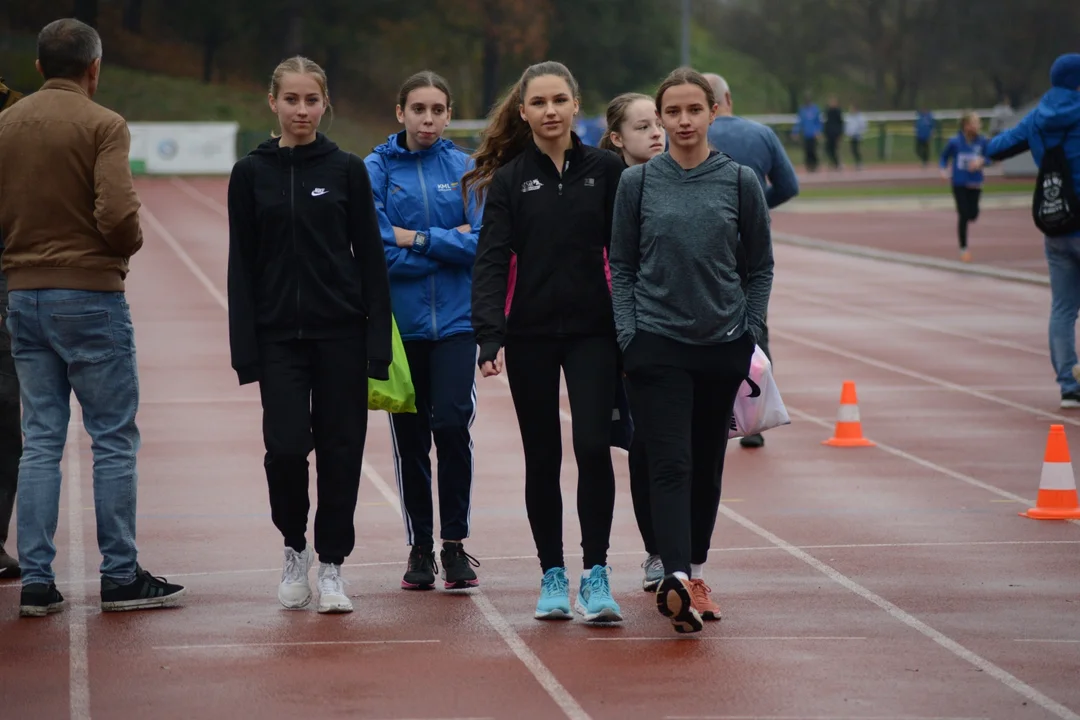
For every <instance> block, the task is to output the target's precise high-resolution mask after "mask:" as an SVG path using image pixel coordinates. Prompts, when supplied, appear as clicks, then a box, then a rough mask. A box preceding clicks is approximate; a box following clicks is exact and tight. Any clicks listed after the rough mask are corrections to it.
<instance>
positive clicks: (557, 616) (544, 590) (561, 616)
mask: <svg viewBox="0 0 1080 720" xmlns="http://www.w3.org/2000/svg"><path fill="white" fill-rule="evenodd" d="M534 617H535V618H537V619H538V620H566V619H569V618H570V581H569V580H567V579H566V568H561V567H554V568H551V569H550V570H548V571H547V572H546V573H544V579H543V580H541V581H540V600H539V601H538V602H537V603H536V613H535V614H534Z"/></svg>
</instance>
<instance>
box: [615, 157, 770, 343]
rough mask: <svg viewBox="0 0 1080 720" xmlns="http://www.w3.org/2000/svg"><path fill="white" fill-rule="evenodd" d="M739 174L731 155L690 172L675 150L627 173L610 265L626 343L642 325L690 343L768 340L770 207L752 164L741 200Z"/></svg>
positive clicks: (617, 324) (620, 334)
mask: <svg viewBox="0 0 1080 720" xmlns="http://www.w3.org/2000/svg"><path fill="white" fill-rule="evenodd" d="M643 172H644V177H645V185H644V188H642V174H643ZM738 175H739V165H738V164H737V163H736V162H735V161H734V160H732V159H731V158H730V157H728V156H727V155H725V154H724V153H713V154H712V156H711V157H709V159H708V160H706V161H705V162H703V163H701V164H700V165H698V166H697V167H695V168H693V169H692V170H684V169H683V168H682V167H681V166H680V165H679V164H678V163H677V162H675V160H673V159H672V158H671V155H669V154H668V153H666V152H665V153H662V154H660V155H657V156H656V157H654V158H652V159H651V160H649V161H648V162H647V163H645V164H644V165H635V166H634V167H630V168H627V169H626V170H624V171H623V174H622V179H621V180H620V181H619V189H618V191H617V192H616V195H615V213H614V217H613V219H612V232H611V250H610V265H611V296H612V304H613V305H614V309H615V327H616V330H617V331H618V338H619V346H620V347H621V348H622V349H623V350H624V351H625V350H626V348H627V347H628V346H629V345H630V341H631V340H633V338H634V334H635V333H636V332H637V331H638V330H644V331H646V332H649V333H653V334H656V335H660V336H663V337H666V338H669V339H671V340H675V341H677V342H681V343H686V344H688V345H719V344H721V343H725V342H730V341H733V340H737V339H738V338H740V337H741V336H742V335H743V334H744V333H745V332H750V333H751V335H752V337H753V338H754V341H755V342H756V341H757V340H758V338H760V336H761V331H762V328H763V327H764V324H765V311H766V309H767V308H768V305H769V293H770V292H771V290H772V278H773V255H772V235H771V232H770V229H769V211H768V207H767V206H766V203H765V194H764V193H763V192H762V190H761V184H760V183H759V182H758V179H757V176H756V175H754V171H753V170H752V169H750V168H748V167H744V168H742V171H741V177H742V182H741V186H742V192H741V207H740V200H739V198H740V192H739V181H738ZM740 245H741V246H742V247H741V248H740Z"/></svg>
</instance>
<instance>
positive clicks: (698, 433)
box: [626, 331, 754, 574]
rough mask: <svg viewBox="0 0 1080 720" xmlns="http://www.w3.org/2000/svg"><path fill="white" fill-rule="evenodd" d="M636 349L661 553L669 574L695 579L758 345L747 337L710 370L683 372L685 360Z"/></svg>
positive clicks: (633, 384) (634, 364) (634, 385)
mask: <svg viewBox="0 0 1080 720" xmlns="http://www.w3.org/2000/svg"><path fill="white" fill-rule="evenodd" d="M639 334H641V331H639ZM638 341H639V339H638V338H635V340H634V343H636V342H638ZM628 350H629V353H628V355H627V363H626V367H627V375H628V377H629V380H630V391H631V398H632V403H633V412H634V424H635V431H636V432H640V433H641V436H642V439H643V440H644V443H645V449H646V452H647V454H648V464H649V477H650V480H651V482H650V497H649V500H650V505H651V509H652V520H653V529H654V533H655V535H656V545H657V549H658V550H659V554H660V557H661V558H662V559H663V561H664V571H665V572H667V573H673V572H678V571H682V572H685V573H687V574H689V573H690V564H691V563H694V564H703V563H704V562H705V561H706V560H707V559H708V556H709V547H710V545H711V541H712V534H713V528H714V526H715V525H716V513H717V509H718V508H719V506H720V489H721V481H722V478H723V473H724V453H725V450H726V448H727V433H728V427H729V426H730V424H731V413H732V408H733V407H734V404H735V395H736V393H737V392H738V390H739V386H740V385H741V384H742V381H743V380H744V379H745V378H746V375H747V373H748V371H749V369H750V357H751V355H752V354H753V351H754V343H753V340H752V338H751V337H750V336H749V335H745V336H743V337H742V338H740V339H738V340H735V341H732V342H731V343H727V344H726V346H725V347H722V348H721V349H718V350H717V352H716V358H715V360H716V361H715V362H713V363H712V364H711V366H710V367H707V368H701V367H700V366H699V367H695V368H694V369H687V368H686V367H679V366H678V364H679V358H667V359H663V360H661V359H659V358H655V357H641V358H640V359H638V358H635V357H634V355H633V352H634V345H633V343H631V346H630V348H628ZM669 363H670V364H669Z"/></svg>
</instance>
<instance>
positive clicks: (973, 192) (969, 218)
mask: <svg viewBox="0 0 1080 720" xmlns="http://www.w3.org/2000/svg"><path fill="white" fill-rule="evenodd" d="M952 190H953V198H954V199H955V200H956V212H957V214H958V215H959V220H958V221H957V235H958V236H959V240H960V249H961V250H967V238H968V223H973V222H975V221H976V220H977V219H978V218H979V196H980V195H981V194H982V189H981V188H973V187H964V186H962V185H953V189H952Z"/></svg>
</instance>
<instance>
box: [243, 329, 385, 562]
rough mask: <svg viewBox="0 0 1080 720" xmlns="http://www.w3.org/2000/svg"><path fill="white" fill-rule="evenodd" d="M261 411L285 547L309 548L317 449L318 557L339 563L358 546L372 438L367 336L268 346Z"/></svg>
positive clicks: (275, 514)
mask: <svg viewBox="0 0 1080 720" xmlns="http://www.w3.org/2000/svg"><path fill="white" fill-rule="evenodd" d="M261 362H262V374H261V377H260V381H259V391H260V394H261V395H262V405H263V440H264V442H265V444H266V459H265V463H264V464H265V467H266V480H267V483H268V484H269V488H270V514H271V517H272V518H273V521H274V525H275V526H277V529H278V530H279V531H281V534H282V536H283V537H284V538H285V544H286V545H288V546H289V547H291V548H293V549H294V550H297V551H302V550H303V549H304V547H305V546H306V540H305V534H306V532H307V521H308V510H309V501H308V459H307V458H308V455H309V454H310V453H311V451H312V450H314V451H315V468H316V472H317V476H318V481H317V483H318V508H317V510H316V512H315V551H316V552H317V553H318V554H319V560H320V562H326V563H334V564H338V565H340V564H341V563H342V562H344V560H345V558H346V557H348V555H349V554H350V553H351V552H352V550H353V546H354V544H355V541H356V534H355V530H354V526H353V514H354V512H355V511H356V494H357V491H358V490H359V487H360V473H361V470H362V467H363V462H364V443H365V440H366V439H367V417H368V416H367V352H366V349H365V342H364V338H363V337H355V338H344V339H335V340H293V341H289V342H281V343H268V344H264V345H263V346H262V348H261Z"/></svg>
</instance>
